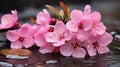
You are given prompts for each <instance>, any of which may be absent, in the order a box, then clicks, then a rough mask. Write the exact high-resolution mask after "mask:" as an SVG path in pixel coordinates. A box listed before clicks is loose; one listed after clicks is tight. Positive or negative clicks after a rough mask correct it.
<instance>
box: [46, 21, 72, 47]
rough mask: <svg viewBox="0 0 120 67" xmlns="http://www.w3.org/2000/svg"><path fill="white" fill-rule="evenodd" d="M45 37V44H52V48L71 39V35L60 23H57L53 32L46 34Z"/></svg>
mask: <svg viewBox="0 0 120 67" xmlns="http://www.w3.org/2000/svg"><path fill="white" fill-rule="evenodd" d="M45 37H46V41H47V42H51V43H53V46H61V45H63V44H64V43H65V41H68V40H70V39H71V34H70V32H69V31H68V30H67V28H66V26H65V24H64V23H63V22H62V21H58V22H57V23H56V25H55V26H54V31H53V32H48V33H47V34H46V35H45Z"/></svg>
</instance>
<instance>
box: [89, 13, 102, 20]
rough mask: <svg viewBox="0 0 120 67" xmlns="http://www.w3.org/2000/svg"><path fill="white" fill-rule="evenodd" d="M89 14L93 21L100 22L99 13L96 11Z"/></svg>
mask: <svg viewBox="0 0 120 67" xmlns="http://www.w3.org/2000/svg"><path fill="white" fill-rule="evenodd" d="M90 16H91V17H92V18H93V21H94V22H100V20H101V14H100V13H99V12H97V11H95V12H93V13H92V14H90Z"/></svg>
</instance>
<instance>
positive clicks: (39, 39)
mask: <svg viewBox="0 0 120 67" xmlns="http://www.w3.org/2000/svg"><path fill="white" fill-rule="evenodd" d="M34 41H35V43H36V45H37V46H45V45H46V44H47V42H46V40H45V37H44V34H43V33H41V32H37V33H36V34H35V36H34Z"/></svg>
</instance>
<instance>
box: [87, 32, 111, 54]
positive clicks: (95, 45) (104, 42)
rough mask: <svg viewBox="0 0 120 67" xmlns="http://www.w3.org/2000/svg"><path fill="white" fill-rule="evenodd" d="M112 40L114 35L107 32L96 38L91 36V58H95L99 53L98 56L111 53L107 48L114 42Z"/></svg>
mask: <svg viewBox="0 0 120 67" xmlns="http://www.w3.org/2000/svg"><path fill="white" fill-rule="evenodd" d="M112 40H113V37H112V35H111V34H109V33H107V32H105V33H104V34H103V35H99V36H96V37H95V36H93V35H91V36H90V38H89V44H88V46H87V51H88V54H89V55H90V56H95V55H96V54H97V52H98V54H103V53H107V52H109V48H108V47H107V46H108V45H109V44H110V43H111V42H112Z"/></svg>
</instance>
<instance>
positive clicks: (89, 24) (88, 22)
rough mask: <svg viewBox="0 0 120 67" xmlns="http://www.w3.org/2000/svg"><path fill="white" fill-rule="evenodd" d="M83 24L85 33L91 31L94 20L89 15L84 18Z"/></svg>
mask: <svg viewBox="0 0 120 67" xmlns="http://www.w3.org/2000/svg"><path fill="white" fill-rule="evenodd" d="M82 24H83V29H84V30H85V31H88V30H90V29H91V28H92V26H93V21H92V18H90V17H89V16H88V15H86V16H83V19H82Z"/></svg>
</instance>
